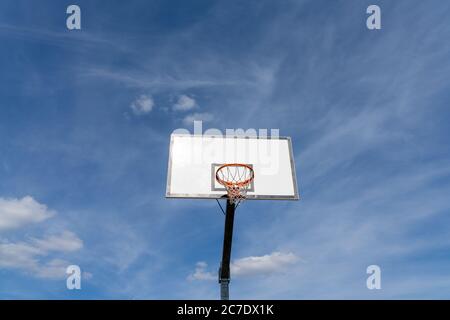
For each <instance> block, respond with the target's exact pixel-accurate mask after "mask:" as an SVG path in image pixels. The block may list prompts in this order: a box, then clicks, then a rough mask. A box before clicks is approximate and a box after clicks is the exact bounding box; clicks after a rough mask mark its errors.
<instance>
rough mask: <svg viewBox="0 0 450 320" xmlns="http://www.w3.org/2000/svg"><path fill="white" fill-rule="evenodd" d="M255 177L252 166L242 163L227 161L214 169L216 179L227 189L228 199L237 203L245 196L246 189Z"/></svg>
mask: <svg viewBox="0 0 450 320" xmlns="http://www.w3.org/2000/svg"><path fill="white" fill-rule="evenodd" d="M254 177H255V175H254V172H253V168H252V167H250V166H249V165H246V164H242V163H228V164H224V165H222V166H220V167H219V169H217V171H216V180H217V182H219V183H220V184H221V185H223V186H224V187H225V188H226V189H227V194H228V199H229V201H230V202H231V203H233V204H239V203H240V202H241V201H243V200H245V199H246V198H247V191H248V189H249V188H250V185H251V183H252V181H253V178H254Z"/></svg>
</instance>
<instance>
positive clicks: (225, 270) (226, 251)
mask: <svg viewBox="0 0 450 320" xmlns="http://www.w3.org/2000/svg"><path fill="white" fill-rule="evenodd" d="M235 210H236V205H235V204H234V203H231V202H230V200H229V199H227V210H226V215H225V232H224V235H223V251H222V263H221V266H220V269H219V283H220V298H221V299H222V300H228V299H229V291H228V286H229V283H230V259H231V242H232V241H233V223H234V212H235Z"/></svg>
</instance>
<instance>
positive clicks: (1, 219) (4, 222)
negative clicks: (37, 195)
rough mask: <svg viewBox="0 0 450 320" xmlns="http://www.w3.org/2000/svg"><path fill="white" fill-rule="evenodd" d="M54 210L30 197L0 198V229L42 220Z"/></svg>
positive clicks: (52, 213) (51, 214)
mask: <svg viewBox="0 0 450 320" xmlns="http://www.w3.org/2000/svg"><path fill="white" fill-rule="evenodd" d="M53 215H54V212H53V211H51V210H49V209H48V208H47V206H46V205H43V204H40V203H39V202H37V201H35V200H34V199H33V198H32V197H30V196H26V197H24V198H22V199H4V198H0V230H6V229H15V228H19V227H22V226H24V225H26V224H31V223H38V222H42V221H44V220H46V219H48V218H50V217H51V216H53Z"/></svg>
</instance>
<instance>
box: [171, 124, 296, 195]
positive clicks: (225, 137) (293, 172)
mask: <svg viewBox="0 0 450 320" xmlns="http://www.w3.org/2000/svg"><path fill="white" fill-rule="evenodd" d="M196 136H198V137H208V138H221V139H264V140H270V139H276V140H287V141H288V149H289V159H290V164H291V172H292V183H293V184H294V186H293V187H294V195H293V196H281V195H277V196H274V195H247V197H246V199H247V200H292V201H296V200H300V195H299V192H298V185H297V172H296V168H295V161H294V152H293V148H292V139H291V137H285V136H283V137H277V138H272V137H264V138H262V137H259V136H255V137H251V136H232V137H230V136H223V135H220V136H219V135H204V134H201V135H198V134H197V135H196V134H181V133H176V134H171V135H170V144H169V159H168V164H167V181H166V195H165V197H166V198H167V199H199V200H200V199H222V198H224V197H226V195H212V194H187V193H170V186H171V176H172V145H173V139H174V138H175V137H196Z"/></svg>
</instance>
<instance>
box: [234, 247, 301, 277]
mask: <svg viewBox="0 0 450 320" xmlns="http://www.w3.org/2000/svg"><path fill="white" fill-rule="evenodd" d="M298 259H299V258H298V257H297V256H296V255H294V254H293V253H282V252H273V253H271V254H267V255H264V256H261V257H247V258H242V259H238V260H236V261H234V262H233V263H232V264H231V266H230V267H231V273H232V274H233V275H234V276H246V275H257V274H267V273H274V272H279V271H282V270H284V269H285V268H286V267H287V266H289V265H292V264H294V263H296V262H297V261H298Z"/></svg>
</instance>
